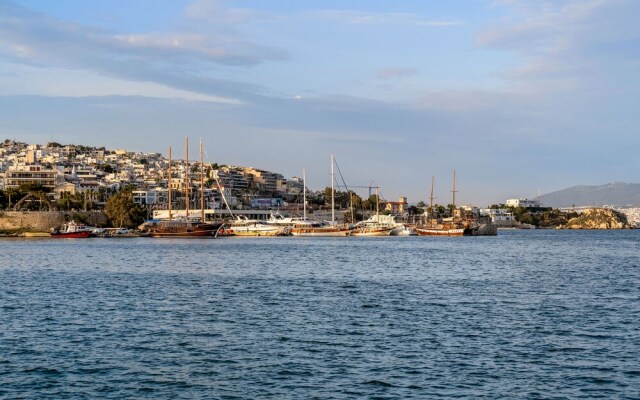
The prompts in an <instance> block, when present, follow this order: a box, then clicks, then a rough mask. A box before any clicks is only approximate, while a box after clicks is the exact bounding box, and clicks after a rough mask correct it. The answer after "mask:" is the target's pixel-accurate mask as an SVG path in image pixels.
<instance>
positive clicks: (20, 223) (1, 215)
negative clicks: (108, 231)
mask: <svg viewBox="0 0 640 400" xmlns="http://www.w3.org/2000/svg"><path fill="white" fill-rule="evenodd" d="M71 220H74V221H76V222H81V223H86V224H87V225H91V226H105V225H106V224H107V222H108V219H107V216H106V215H105V214H104V213H103V212H101V211H0V230H4V231H36V232H48V231H50V230H51V229H52V228H57V227H59V226H61V225H62V224H64V223H65V222H68V221H71Z"/></svg>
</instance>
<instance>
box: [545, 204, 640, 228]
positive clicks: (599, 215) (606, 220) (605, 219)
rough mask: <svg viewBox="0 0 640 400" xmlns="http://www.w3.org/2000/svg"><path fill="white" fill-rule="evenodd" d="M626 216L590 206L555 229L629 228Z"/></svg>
mask: <svg viewBox="0 0 640 400" xmlns="http://www.w3.org/2000/svg"><path fill="white" fill-rule="evenodd" d="M630 228H631V226H630V225H629V223H628V221H627V217H626V216H625V215H624V214H623V213H621V212H619V211H615V210H611V209H608V208H590V209H587V210H585V211H584V212H583V213H581V214H580V216H578V217H576V218H572V219H570V220H569V221H568V222H567V223H566V225H560V226H558V227H557V229H602V230H604V229H630Z"/></svg>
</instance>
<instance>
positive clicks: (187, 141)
mask: <svg viewBox="0 0 640 400" xmlns="http://www.w3.org/2000/svg"><path fill="white" fill-rule="evenodd" d="M184 143H185V148H186V154H185V157H186V164H187V167H186V169H185V174H184V180H185V183H184V187H185V190H184V193H185V195H184V196H185V213H186V215H185V216H186V218H187V220H189V137H188V136H187V137H186V138H185V139H184Z"/></svg>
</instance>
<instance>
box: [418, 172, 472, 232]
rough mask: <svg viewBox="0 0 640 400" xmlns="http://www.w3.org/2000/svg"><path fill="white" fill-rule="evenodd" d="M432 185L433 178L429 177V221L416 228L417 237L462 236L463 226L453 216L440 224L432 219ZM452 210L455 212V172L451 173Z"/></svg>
mask: <svg viewBox="0 0 640 400" xmlns="http://www.w3.org/2000/svg"><path fill="white" fill-rule="evenodd" d="M433 183H434V177H433V176H432V177H431V196H430V199H431V201H430V206H429V221H428V222H427V223H426V224H424V225H420V226H416V228H415V231H416V233H417V234H418V235H419V236H463V235H464V224H462V223H461V222H460V221H458V220H456V218H455V216H452V217H451V218H445V219H442V220H441V221H440V222H437V221H436V220H435V219H434V218H433V215H434V213H433V199H434V197H433ZM451 192H452V193H453V203H452V204H453V210H455V207H456V206H455V204H456V192H457V190H456V171H455V170H454V171H453V190H452V191H451Z"/></svg>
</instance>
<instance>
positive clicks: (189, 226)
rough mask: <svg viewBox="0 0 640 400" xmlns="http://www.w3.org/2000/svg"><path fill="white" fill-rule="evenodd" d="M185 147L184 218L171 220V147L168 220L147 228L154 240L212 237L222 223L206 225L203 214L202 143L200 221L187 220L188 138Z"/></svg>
mask: <svg viewBox="0 0 640 400" xmlns="http://www.w3.org/2000/svg"><path fill="white" fill-rule="evenodd" d="M185 147H186V170H185V216H184V218H180V219H175V220H174V219H173V216H172V213H171V147H169V168H168V184H167V186H168V193H167V198H168V207H167V208H168V211H169V219H168V220H167V221H161V222H160V223H154V224H152V225H151V226H150V227H149V231H150V233H151V237H155V238H167V237H178V238H189V237H213V235H214V234H215V233H216V232H217V231H218V229H220V227H221V226H222V223H207V222H206V220H205V212H204V163H203V161H202V142H200V190H201V194H200V211H201V216H200V221H192V220H191V219H190V218H189V138H186V139H185Z"/></svg>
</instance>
